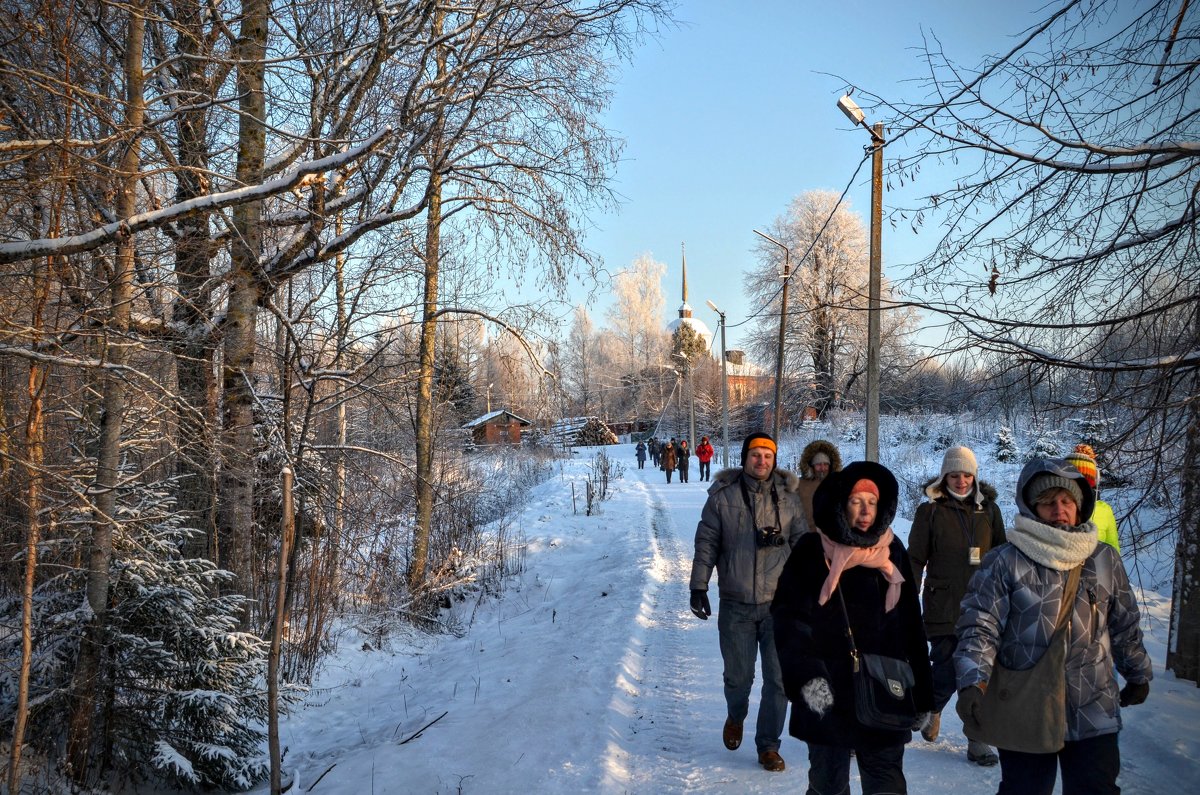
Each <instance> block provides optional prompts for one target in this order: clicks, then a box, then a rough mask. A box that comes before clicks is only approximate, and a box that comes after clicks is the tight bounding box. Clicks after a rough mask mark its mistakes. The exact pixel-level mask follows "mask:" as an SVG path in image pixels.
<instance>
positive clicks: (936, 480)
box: [921, 475, 1000, 508]
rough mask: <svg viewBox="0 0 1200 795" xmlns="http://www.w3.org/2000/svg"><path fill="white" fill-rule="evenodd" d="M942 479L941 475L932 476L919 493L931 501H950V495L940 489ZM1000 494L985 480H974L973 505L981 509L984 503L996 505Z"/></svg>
mask: <svg viewBox="0 0 1200 795" xmlns="http://www.w3.org/2000/svg"><path fill="white" fill-rule="evenodd" d="M942 481H943V478H942V476H941V475H934V476H933V477H932V478H930V479H929V480H927V481H925V483H924V484H923V485H922V486H921V493H922V494H923V495H925V496H926V497H928V498H929V499H931V500H940V499H943V498H945V499H950V493H949V492H948V491H946V490H944V489H943V488H942V485H943V483H942ZM999 496H1000V493H999V492H997V491H996V487H995V486H993V485H992V484H991V483H988V482H987V481H986V480H980V479H979V478H976V479H975V505H976V506H977V507H980V508H982V507H983V505H984V503H988V502H990V503H992V504H996V499H997V498H998V497H999Z"/></svg>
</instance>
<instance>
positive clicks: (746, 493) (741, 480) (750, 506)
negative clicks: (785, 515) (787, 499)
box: [738, 474, 783, 533]
mask: <svg viewBox="0 0 1200 795" xmlns="http://www.w3.org/2000/svg"><path fill="white" fill-rule="evenodd" d="M738 485H739V486H741V488H742V501H743V502H745V503H746V510H747V511H749V512H750V524H751V525H753V529H754V531H755V532H757V531H758V527H759V524H758V514H756V513H755V512H754V500H752V499H750V489H748V488H746V476H745V474H743V475H741V476H739V477H738ZM759 493H760V494H761V492H759ZM771 502H773V503H774V504H775V527H776V529H778V530H779V532H780V533H782V532H783V521H782V520H781V519H780V518H779V492H778V491H776V490H775V478H773V477H772V478H771Z"/></svg>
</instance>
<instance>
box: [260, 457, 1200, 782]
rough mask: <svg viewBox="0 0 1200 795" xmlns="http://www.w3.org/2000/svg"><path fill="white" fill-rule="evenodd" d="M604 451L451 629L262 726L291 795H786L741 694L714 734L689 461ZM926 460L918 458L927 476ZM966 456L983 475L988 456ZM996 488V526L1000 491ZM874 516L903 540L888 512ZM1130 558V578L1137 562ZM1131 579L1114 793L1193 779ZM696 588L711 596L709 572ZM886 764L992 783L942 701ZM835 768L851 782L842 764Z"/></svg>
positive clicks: (1159, 640)
mask: <svg viewBox="0 0 1200 795" xmlns="http://www.w3.org/2000/svg"><path fill="white" fill-rule="evenodd" d="M605 449H606V451H607V452H608V454H609V455H610V456H612V457H613V458H614V459H615V460H617V461H620V462H621V463H622V465H623V466H624V467H625V472H624V476H623V478H621V479H619V480H614V481H613V482H612V484H611V487H612V489H613V491H614V493H613V495H612V497H611V499H609V500H608V501H606V502H604V503H603V504H602V506H601V510H600V513H599V514H598V515H595V516H590V517H589V516H584V515H583V512H582V509H580V512H579V513H574V512H573V510H572V499H571V483H572V482H575V485H576V489H577V491H579V492H581V493H582V481H583V480H584V479H585V478H586V476H587V473H588V463H589V461H590V459H591V458H592V456H593V454H594V452H595V451H594V450H593V449H589V448H581V449H579V450H577V451H576V454H575V456H574V457H573V458H572V459H570V460H568V461H566V462H565V463H564V464H563V465H562V466H561V468H559V469H558V470H557V472H556V475H555V477H553V478H552V479H551V480H549V481H547V482H545V483H542V484H541V485H540V486H538V487H537V488H536V489H534V490H533V492H532V493H531V495H530V500H529V504H528V507H527V509H526V510H525V511H524V513H523V514H522V516H521V518H520V519H519V520H518V522H517V528H519V530H520V532H522V533H523V534H524V535H525V537H526V539H527V542H528V557H527V565H526V569H525V571H524V573H523V574H522V575H520V576H518V577H515V578H514V579H513V581H512V582H510V583H509V585H508V586H507V589H506V591H505V592H504V594H503V596H502V598H500V599H494V598H490V597H486V598H480V599H471V600H469V601H466V602H461V603H458V604H456V606H455V608H454V610H455V611H456V618H457V620H458V621H460V622H461V626H462V628H463V630H464V632H463V634H462V636H461V637H455V636H452V635H444V636H427V635H419V634H415V633H414V634H406V635H403V636H400V635H393V636H392V637H390V638H389V639H388V640H387V641H385V643H384V644H383V645H384V649H383V650H375V649H373V648H371V649H365V648H364V642H365V640H366V639H365V638H362V637H356V636H354V635H353V633H348V634H346V635H344V636H343V637H342V639H341V644H340V646H341V648H340V651H339V652H338V653H337V654H336V655H335V656H334V657H333V658H332V659H330V660H329V661H328V662H327V664H326V665H325V667H324V669H323V671H322V673H321V675H320V676H319V678H318V680H317V681H316V682H315V683H314V686H313V689H312V691H311V692H310V694H309V696H308V697H307V698H306V699H305V702H304V704H303V705H302V706H299V707H297V708H296V709H295V710H294V711H293V713H292V714H291V715H290V716H288V717H287V718H286V719H285V720H284V722H283V724H282V726H281V738H282V740H281V741H282V744H283V745H284V746H285V748H286V757H285V760H284V770H285V775H286V777H287V778H288V779H290V780H291V781H292V787H293V789H292V791H293V792H314V793H319V794H320V795H363V793H455V792H464V793H541V792H605V793H625V792H631V793H660V792H700V793H728V792H746V793H756V792H785V791H787V792H800V791H803V789H804V787H805V784H806V782H807V774H806V771H807V759H806V752H805V748H804V746H803V744H802V743H800V742H799V741H797V740H795V739H793V738H791V737H785V738H784V741H783V746H782V748H781V749H780V752H781V753H782V755H783V757H784V759H785V760H786V761H787V765H788V767H787V770H786V771H785V772H783V773H768V772H766V771H764V770H762V769H761V768H760V767H758V765H757V763H756V757H755V753H754V742H753V724H752V721H753V716H754V715H755V714H757V688H756V690H755V693H754V696H753V698H752V701H751V717H750V719H748V721H747V725H746V728H747V736H746V742H744V743H743V745H742V747H741V748H740V749H739V750H738V751H734V752H731V751H728V750H726V749H725V747H724V746H723V745H722V744H721V739H720V733H721V724H722V723H723V721H724V717H725V706H724V699H723V697H722V690H721V658H720V653H719V650H718V648H717V627H716V623H717V622H716V620H715V619H716V616H715V615H714V616H713V618H712V619H710V620H708V621H700V620H698V619H696V618H695V617H693V616H692V615H691V613H690V612H689V611H688V607H687V602H688V589H687V578H688V574H689V572H690V568H691V557H692V538H693V534H694V532H695V527H696V521H697V519H698V517H699V514H700V509H701V507H702V506H703V504H704V499H705V496H706V488H707V486H708V484H707V483H700V482H697V480H696V469H697V467H696V466H695V463H694V462H693V466H692V482H691V483H687V484H680V483H678V482H675V483H671V484H669V485H668V484H667V483H666V482H665V477H664V476H663V474H662V473H661V472H659V471H657V470H653V469H651V468H650V465H649V464H647V468H646V469H644V470H638V469H637V467H636V463H635V461H634V458H633V448H632V446H631V445H618V446H614V447H609V448H605ZM977 452H979V451H977ZM781 460H782V461H790V460H792V457H791V456H787V455H781ZM714 463H715V462H714ZM939 464H940V456H937V457H936V459H935V458H931V459H930V460H928V461H923V462H919V466H924V467H926V468H927V469H928V471H929V472H930V473H936V472H937V470H938V465H939ZM980 464H981V475H982V476H983V477H984V478H985V479H987V473H988V467H989V466H991V462H987V461H984V460H982V459H981V461H980ZM717 468H718V467H716V466H715V465H714V470H716V469H717ZM1001 481H1003V478H1001ZM997 485H1001V508H1002V509H1003V511H1004V514H1005V520H1006V522H1010V521H1011V514H1012V504H1011V499H1006V496H1007V495H1006V493H1005V489H1004V487H1003V485H1002V483H998V484H997ZM1007 491H1008V492H1009V493H1011V486H1009V487H1008V489H1007ZM894 530H895V531H896V533H897V535H899V536H900V538H902V539H906V538H907V535H908V520H907V519H905V518H898V519H897V521H896V523H895V526H894ZM1130 568H1131V576H1133V577H1135V578H1136V577H1137V576H1138V574H1137V572H1138V569H1139V568H1140V567H1130ZM1148 579H1149V578H1145V580H1147V581H1144V582H1143V586H1144V590H1143V614H1142V623H1143V626H1144V629H1145V631H1146V643H1147V647H1148V649H1149V651H1150V654H1151V657H1152V658H1153V660H1154V673H1155V680H1154V682H1153V683H1152V685H1151V691H1150V698H1149V700H1148V701H1147V702H1146V704H1144V705H1142V706H1139V707H1134V708H1130V709H1127V710H1124V711H1123V714H1124V718H1125V728H1124V731H1122V733H1121V757H1122V773H1121V778H1120V781H1119V783H1120V784H1121V786H1122V788H1123V791H1124V792H1125V793H1130V794H1131V795H1137V794H1139V793H1146V794H1149V793H1159V792H1165V791H1169V790H1177V789H1180V788H1190V787H1191V786H1192V785H1188V784H1186V782H1187V780H1188V779H1189V778H1190V779H1193V780H1194V779H1196V777H1197V775H1198V774H1200V737H1198V736H1197V734H1198V732H1197V728H1198V727H1200V720H1198V719H1200V692H1198V691H1197V688H1196V686H1195V685H1193V684H1192V683H1190V682H1184V681H1177V680H1176V679H1175V677H1174V676H1173V675H1172V674H1170V673H1167V672H1165V671H1164V670H1163V662H1164V659H1165V643H1166V639H1167V619H1168V616H1169V611H1170V590H1169V589H1170V580H1169V577H1164V576H1162V572H1161V571H1160V572H1158V576H1157V577H1156V579H1155V582H1154V583H1151V582H1149V581H1148ZM1153 588H1159V589H1161V590H1162V592H1161V593H1160V592H1159V591H1156V590H1153ZM709 592H710V596H711V597H712V601H713V606H714V608H716V606H717V599H716V584H715V582H714V583H713V584H711V586H710V591H709ZM904 768H905V773H906V775H907V778H908V783H909V790H910V792H913V793H936V792H945V793H956V795H967V794H968V793H991V792H995V790H996V786H997V784H998V782H999V777H1000V773H999V768H998V767H994V768H986V769H985V768H979V767H976V766H974V765H971V764H969V763H968V762H967V761H966V740H965V738H964V737H963V735H962V729H961V725H960V724H959V722H958V719H957V717H956V716H954V715H953V709H952V708H947V712H946V714H945V715H944V720H943V723H942V736H941V737H940V738H939V739H938V740H937V742H935V743H926V742H923V741H922V740H921V739H920V737H919V736H918V737H917V738H916V739H915V740H914V741H913V742H912V743H911V744H909V745H908V746H907V750H906V753H905V758H904ZM852 775H853V778H852V791H854V792H859V791H860V790H859V785H858V782H857V771H856V770H854V768H853V766H852ZM318 778H319V781H318ZM255 791H256V792H266V791H268V790H267V788H266V787H259V788H258V789H256V790H255Z"/></svg>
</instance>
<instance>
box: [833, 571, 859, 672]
mask: <svg viewBox="0 0 1200 795" xmlns="http://www.w3.org/2000/svg"><path fill="white" fill-rule="evenodd" d="M837 595H838V601H839V602H841V605H842V616H844V617H845V619H846V638H847V639H848V640H849V641H850V662H851V664H852V665H853V666H854V667H853V670H854V673H858V646H856V645H854V630H852V629H851V628H850V611H849V610H847V609H846V600H845V598H844V597H843V596H842V589H841V588H838V589H837Z"/></svg>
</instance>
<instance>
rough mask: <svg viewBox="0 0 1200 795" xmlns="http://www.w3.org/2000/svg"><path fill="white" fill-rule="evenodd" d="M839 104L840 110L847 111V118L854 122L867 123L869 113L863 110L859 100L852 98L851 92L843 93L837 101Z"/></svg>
mask: <svg viewBox="0 0 1200 795" xmlns="http://www.w3.org/2000/svg"><path fill="white" fill-rule="evenodd" d="M837 106H838V110H840V111H841V112H842V113H845V114H846V118H847V119H849V120H850V122H851V123H852V124H864V123H865V121H866V118H867V114H865V113H863V112H862V108H860V107H859V106H858V103H857V102H855V101H854V100H852V99H850V95H849V94H845V95H843V96H842V98H841V99H839V100H838V101H837Z"/></svg>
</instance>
